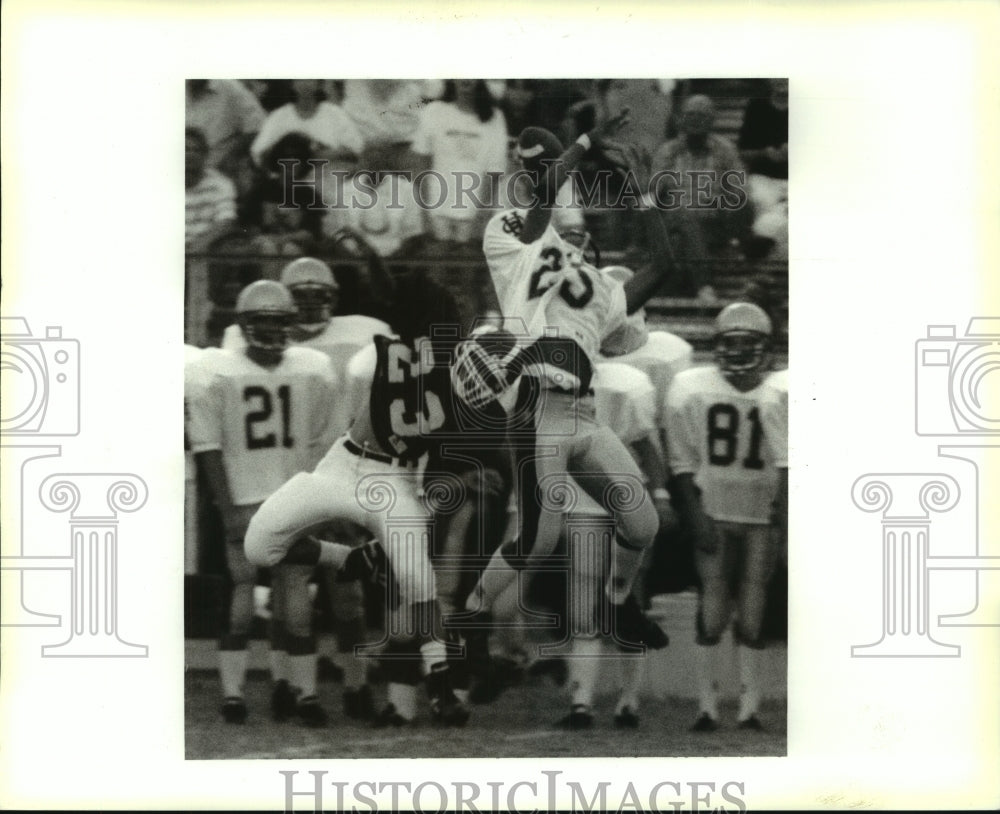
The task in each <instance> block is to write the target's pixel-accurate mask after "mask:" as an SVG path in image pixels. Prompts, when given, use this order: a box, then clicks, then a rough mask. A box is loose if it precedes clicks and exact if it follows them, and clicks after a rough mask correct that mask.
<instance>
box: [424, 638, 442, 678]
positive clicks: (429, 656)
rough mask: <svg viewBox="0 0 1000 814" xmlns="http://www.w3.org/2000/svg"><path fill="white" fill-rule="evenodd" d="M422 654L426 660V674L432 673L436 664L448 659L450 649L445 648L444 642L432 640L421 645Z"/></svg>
mask: <svg viewBox="0 0 1000 814" xmlns="http://www.w3.org/2000/svg"><path fill="white" fill-rule="evenodd" d="M420 656H421V657H422V658H423V662H424V675H430V673H431V671H432V670H433V669H434V665H436V664H441V663H442V662H444V661H447V659H448V651H447V650H445V646H444V642H439V641H436V640H432V641H429V642H424V643H423V644H422V645H420Z"/></svg>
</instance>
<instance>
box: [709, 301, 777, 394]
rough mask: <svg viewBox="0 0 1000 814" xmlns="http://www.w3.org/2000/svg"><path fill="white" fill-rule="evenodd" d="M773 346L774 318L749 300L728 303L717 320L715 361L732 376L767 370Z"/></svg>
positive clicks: (723, 370)
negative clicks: (772, 323) (772, 329)
mask: <svg viewBox="0 0 1000 814" xmlns="http://www.w3.org/2000/svg"><path fill="white" fill-rule="evenodd" d="M770 346H771V320H770V318H769V317H768V316H767V314H766V313H764V310H763V309H762V308H760V307H759V306H756V305H754V304H752V303H749V302H734V303H732V304H731V305H727V306H726V307H725V308H723V309H722V311H721V312H720V313H719V315H718V316H717V317H716V319H715V362H716V364H717V365H718V366H719V369H720V370H722V372H723V373H724V374H727V375H730V376H733V375H741V374H748V373H754V372H757V371H762V370H764V369H765V367H766V365H767V361H768V358H767V357H768V351H769V350H770Z"/></svg>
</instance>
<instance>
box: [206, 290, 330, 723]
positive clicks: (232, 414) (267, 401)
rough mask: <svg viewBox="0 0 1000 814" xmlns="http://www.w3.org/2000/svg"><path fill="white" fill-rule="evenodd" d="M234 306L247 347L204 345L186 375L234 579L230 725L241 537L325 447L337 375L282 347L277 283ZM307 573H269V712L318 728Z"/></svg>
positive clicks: (249, 571)
mask: <svg viewBox="0 0 1000 814" xmlns="http://www.w3.org/2000/svg"><path fill="white" fill-rule="evenodd" d="M236 314H237V319H238V321H239V326H240V330H241V331H242V333H243V336H244V339H245V340H246V345H245V347H244V349H243V350H240V351H233V350H225V349H209V350H205V351H204V352H203V353H202V355H201V358H200V360H199V362H198V371H197V376H192V377H189V381H190V383H191V384H192V386H191V387H190V391H189V393H188V397H189V398H188V406H189V409H190V424H189V431H190V438H191V449H192V451H193V452H194V454H195V455H196V456H198V458H199V459H200V462H201V465H202V467H203V471H204V472H205V475H206V479H207V482H208V485H209V490H210V492H211V495H212V498H213V499H214V501H215V503H216V505H217V507H218V509H219V511H220V513H221V515H222V521H223V527H224V530H225V548H226V561H227V565H228V567H229V573H230V577H231V579H232V583H233V585H232V596H231V600H230V608H229V619H228V625H227V630H226V632H225V634H224V635H223V636H222V640H221V641H220V644H219V671H220V676H221V679H222V689H223V697H224V701H223V706H222V714H223V717H224V718H225V720H226V721H228V722H230V723H243V722H244V721H245V720H246V717H247V707H246V703H245V701H244V698H243V683H244V679H245V675H246V664H247V638H248V634H249V633H250V624H251V621H252V618H253V588H254V582H255V577H256V573H255V568H254V566H253V565H252V564H251V563H250V562H249V561H248V560H247V558H246V556H245V555H244V552H243V538H244V535H245V533H246V529H247V525H248V523H249V522H250V518H251V517H252V516H253V514H254V512H255V511H256V510H257V508H258V507H259V506H260V505H261V503H262V502H263V501H264V500H265V499H266V498H267V497H268V496H269V495H271V494H272V493H273V492H274V491H275V490H276V489H278V488H279V487H280V486H281V485H282V484H283V483H284V482H285V481H286V480H288V479H289V478H290V477H292V475H294V474H296V473H297V472H302V471H306V470H308V469H311V468H312V466H313V465H314V464H315V462H316V460H317V459H318V458H319V456H320V455H321V454H322V442H323V438H324V437H325V435H326V432H327V427H328V424H329V421H330V416H331V404H332V401H333V397H334V393H333V387H334V381H335V379H334V373H333V370H332V368H331V366H330V361H329V359H328V358H327V357H326V356H325V355H324V354H322V353H320V352H319V351H316V350H312V349H309V348H302V347H289V341H288V335H289V332H290V330H291V327H292V324H293V320H294V317H295V305H294V303H293V302H292V298H291V295H290V294H289V293H288V291H287V289H285V287H284V286H283V285H281V284H280V283H277V282H274V281H272V280H261V281H258V282H255V283H252V284H251V285H249V286H247V287H246V288H244V289H243V290H242V291H241V292H240V294H239V297H238V298H237V301H236ZM309 577H310V569H309V568H303V567H301V566H300V567H287V568H279V569H275V571H274V572H272V586H273V587H272V606H273V610H272V618H273V619H274V623H273V625H272V632H271V637H272V646H271V650H272V654H271V668H272V674H273V677H274V679H275V686H274V695H273V698H272V705H273V707H272V711H273V712H274V714H275V715H276V716H277V717H288V716H290V715H291V714H293V713H296V714H297V715H298V716H299V717H300V718H301V719H302V721H303V722H304V723H306V724H308V725H312V726H319V725H322V724H323V723H324V722H325V720H326V716H325V712H324V711H323V709H322V708H321V707H320V705H319V703H318V700H317V697H316V656H315V652H316V651H315V641H314V639H313V637H312V632H311V626H310V625H311V605H310V600H309V591H308V581H309ZM296 691H297V692H298V697H297V698H296V695H295V693H296Z"/></svg>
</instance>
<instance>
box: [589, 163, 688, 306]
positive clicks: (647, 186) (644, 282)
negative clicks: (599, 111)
mask: <svg viewBox="0 0 1000 814" xmlns="http://www.w3.org/2000/svg"><path fill="white" fill-rule="evenodd" d="M606 150H607V154H608V157H609V158H611V159H612V161H614V162H615V164H616V165H617V166H618V169H619V170H620V171H621V172H622V173H624V174H626V175H627V176H630V177H631V179H632V180H633V181H634V182H635V184H636V186H637V187H638V188H639V189H641V190H642V192H643V194H642V199H641V201H640V215H641V217H642V218H643V219H644V221H645V225H646V232H647V234H648V235H649V240H650V254H651V259H650V262H649V264H647V265H646V266H644V267H643V268H641V269H639V271H637V272H636V273H635V275H634V276H633V277H632V278H631V279H630V280H629V281H628V282H627V283H625V308H626V311H627V312H628V313H629V314H634V313H635V312H636V311H638V310H639V309H640V308H641V307H642V306H643V305H645V304H646V301H647V300H648V299H649V298H650V297H652V296H653V294H654V293H655V292H656V289H657V288H659V287H660V285H661V284H662V282H663V280H664V279H665V278H666V277H667V276H668V275H671V274H675V273H676V269H677V261H676V258H675V257H674V253H673V249H672V248H671V246H670V239H669V237H668V236H667V227H666V224H665V223H664V219H663V217H664V213H663V212H661V211H660V210H659V209H658V208H657V207H656V205H655V197H654V196H653V194H652V187H651V183H650V182H651V173H650V161H649V157H648V156H647V155H645V154H644V153H642V152H640V150H639V148H638V147H636V146H635V145H632V144H628V145H616V144H608V145H607V147H606Z"/></svg>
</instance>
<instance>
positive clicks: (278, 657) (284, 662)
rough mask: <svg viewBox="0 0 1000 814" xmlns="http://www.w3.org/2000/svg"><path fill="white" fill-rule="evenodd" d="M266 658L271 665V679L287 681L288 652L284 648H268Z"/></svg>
mask: <svg viewBox="0 0 1000 814" xmlns="http://www.w3.org/2000/svg"><path fill="white" fill-rule="evenodd" d="M267 660H268V662H269V663H270V665H271V679H272V680H274V681H288V678H289V675H290V673H289V666H288V653H287V652H285V651H284V650H269V651H268V653H267Z"/></svg>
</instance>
